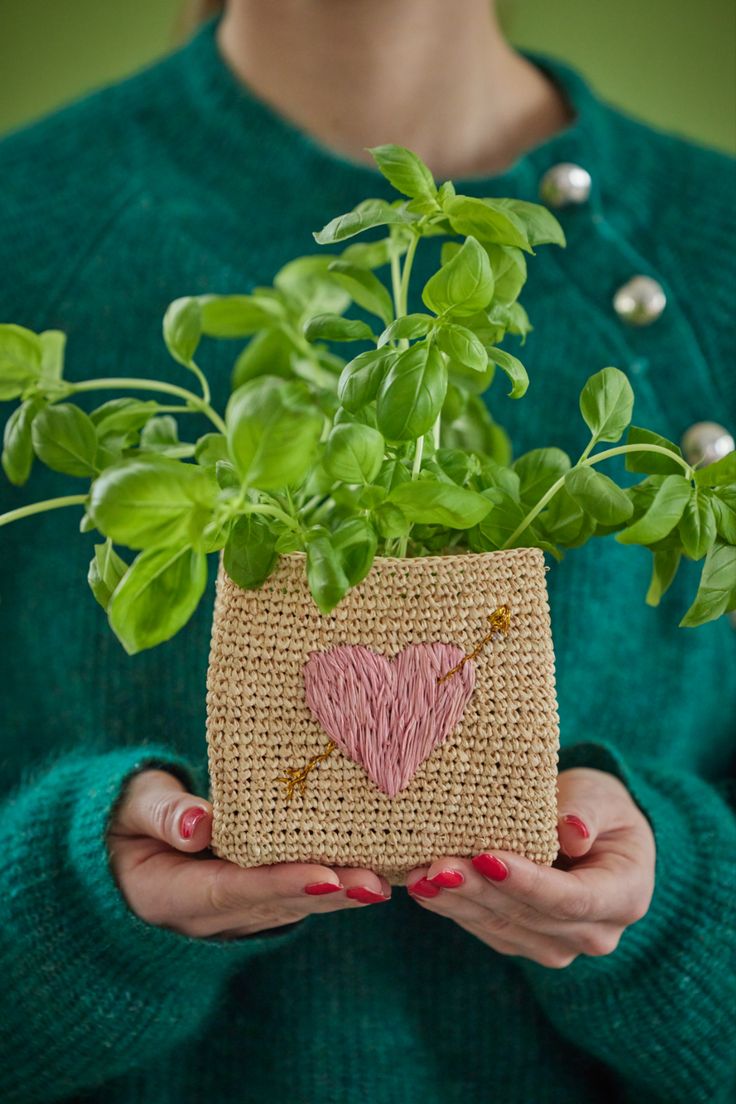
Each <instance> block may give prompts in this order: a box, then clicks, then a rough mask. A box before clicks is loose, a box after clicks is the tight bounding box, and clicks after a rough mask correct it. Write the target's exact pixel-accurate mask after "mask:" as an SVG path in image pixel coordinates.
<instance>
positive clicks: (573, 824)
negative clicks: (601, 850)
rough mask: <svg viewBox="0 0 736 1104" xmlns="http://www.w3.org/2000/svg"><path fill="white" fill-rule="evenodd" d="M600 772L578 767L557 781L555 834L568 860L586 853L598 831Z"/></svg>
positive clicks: (563, 773) (568, 771)
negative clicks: (598, 776)
mask: <svg viewBox="0 0 736 1104" xmlns="http://www.w3.org/2000/svg"><path fill="white" fill-rule="evenodd" d="M598 773H599V772H597V771H593V770H587V769H585V768H584V767H577V768H574V769H573V770H567V771H563V772H562V774H561V775H560V776H559V778H558V780H557V835H558V837H559V840H560V850H561V851H562V853H563V854H564V855H567V856H568V857H569V858H571V859H579V858H581V857H582V856H583V855H587V853H588V851H590V849H591V847H592V846H593V844H594V842H595V838H596V836H597V835H598V832H599V831H600V818H601V801H602V799H603V795H602V794H601V792H600V785H599V783H598V779H597V775H598Z"/></svg>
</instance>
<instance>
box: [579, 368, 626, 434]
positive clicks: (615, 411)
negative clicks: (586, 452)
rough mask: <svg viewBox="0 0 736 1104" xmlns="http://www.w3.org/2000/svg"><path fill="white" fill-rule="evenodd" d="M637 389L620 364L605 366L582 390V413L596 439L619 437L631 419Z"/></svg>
mask: <svg viewBox="0 0 736 1104" xmlns="http://www.w3.org/2000/svg"><path fill="white" fill-rule="evenodd" d="M633 407H634V392H633V391H632V389H631V384H630V383H629V381H628V380H627V378H626V376H625V375H624V373H623V372H621V371H620V370H619V369H618V368H602V369H601V371H600V372H596V374H595V375H594V376H591V377H590V379H588V381H587V382H586V384H585V386H584V387H583V390H582V391H581V392H580V413H581V414H582V415H583V419H584V421H585V424H586V425H587V426H588V428H589V430H590V432H591V433H592V435H593V440H594V441H618V440H620V439H621V437H622V435H623V433H624V431H625V429H626V427H627V426H628V424H629V422H630V421H631V412H632V409H633Z"/></svg>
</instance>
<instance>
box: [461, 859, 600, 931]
mask: <svg viewBox="0 0 736 1104" xmlns="http://www.w3.org/2000/svg"><path fill="white" fill-rule="evenodd" d="M472 863H473V867H474V868H475V870H476V871H477V872H478V873H479V874H480V875H481V876H482V877H483V878H484V879H485V880H486V882H487V886H488V890H489V893H488V894H487V896H486V898H485V900H486V903H487V906H488V907H489V908H498V909H499V910H500V911H502V912H503V911H504V905H503V901H504V900H505V901H506V902H507V903H514V904H516V905H524V906H527V907H528V908H530V909H533V910H535V911H536V912H538V913H542V914H543V915H544V916H547V917H550V918H552V919H553V920H562V921H571V920H588V921H595V920H598V919H609V918H610V914H611V913H612V911H613V910H614V907H615V902H616V897H617V894H620V891H621V885H620V881H619V878H618V877H616V876H615V875H613V874H612V872H611V871H609V870H607V869H605V867H601V866H598V867H592V866H588V867H585V868H583V869H581V870H580V871H576V870H575V869H573V870H570V871H567V870H559V869H557V868H555V867H550V866H539V865H537V864H536V863H533V862H530V860H529V859H525V858H523V857H522V856H521V855H513V854H511V853H510V852H508V851H494V852H493V853H492V854H491V853H485V854H481V855H476V856H475V857H474V858H473V860H472Z"/></svg>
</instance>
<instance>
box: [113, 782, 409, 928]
mask: <svg viewBox="0 0 736 1104" xmlns="http://www.w3.org/2000/svg"><path fill="white" fill-rule="evenodd" d="M211 831H212V806H211V805H210V803H209V802H208V801H205V800H204V799H203V798H201V797H193V796H192V794H189V793H187V792H186V791H185V789H184V787H183V786H182V784H181V782H180V781H179V780H178V779H177V778H175V777H174V775H173V774H169V773H168V771H164V770H146V771H141V772H140V774H136V775H135V776H134V777H133V778H132V779H131V781H130V783H129V784H128V786H127V787H126V790H125V793H124V795H123V800H122V801H121V803H120V806H119V807H118V810H117V813H116V815H115V817H114V819H113V822H112V824H111V827H110V830H109V832H108V848H109V851H110V860H111V865H112V870H113V873H114V875H115V877H116V879H117V882H118V885H119V886H120V889H121V891H122V893H123V896H124V897H125V900H126V901H127V903H128V905H129V907H130V908H131V909H132V910H133V912H134V913H136V914H137V915H138V916H139V917H140V918H141V919H142V920H145V921H146V922H147V923H149V924H155V925H157V926H159V927H164V928H171V929H173V930H174V931H177V932H181V933H182V934H184V935H189V936H198V937H203V938H206V937H208V936H219V937H221V938H227V937H230V938H235V937H238V936H247V935H253V934H255V933H256V932H261V931H265V930H267V929H269V928H279V927H282V926H283V925H285V924H292V923H294V921H296V920H301V919H302V918H303V917H305V916H308V915H309V914H310V913H315V912H334V911H336V910H337V909H344V908H356V907H360V906H361V905H365V904H373V903H378V902H380V901H384V900H388V899H389V897H390V896H391V888H390V886H389V884H388V882H386V880H385V879H383V878H380V877H379V876H378V875H377V874H374V873H372V872H371V871H370V870H359V869H352V868H348V867H329V866H319V865H315V864H311V863H277V864H275V865H273V866H259V867H254V868H252V869H244V868H243V867H240V866H236V865H235V864H233V863H231V862H227V861H225V860H224V859H217V858H214V857H210V856H204V855H198V854H197V852H201V851H204V850H205V849H206V848H207V847H208V845H209V842H210V836H211Z"/></svg>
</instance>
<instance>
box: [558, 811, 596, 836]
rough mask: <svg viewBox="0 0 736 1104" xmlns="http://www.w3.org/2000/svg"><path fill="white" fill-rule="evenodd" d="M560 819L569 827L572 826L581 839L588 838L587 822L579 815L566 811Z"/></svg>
mask: <svg viewBox="0 0 736 1104" xmlns="http://www.w3.org/2000/svg"><path fill="white" fill-rule="evenodd" d="M562 820H563V822H564V823H565V824H569V825H570V827H571V828H574V829H575V831H576V832H577V833H578V835H579V836H580V838H581V839H588V837H589V836H590V832H589V831H588V826H587V824H585V823H584V821H582V820H581V819H580V817H578V816H575V814H574V813H567V814H566V815H565V816H563V818H562Z"/></svg>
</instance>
